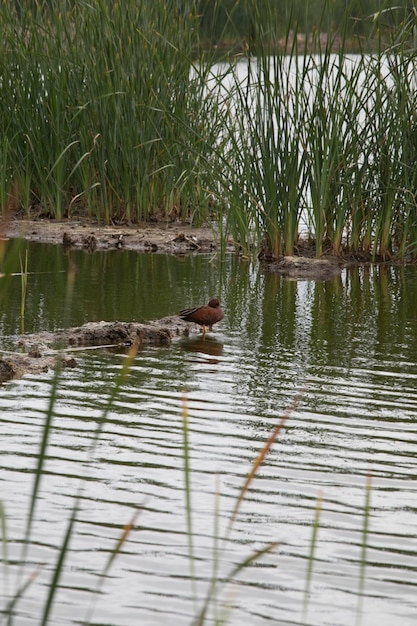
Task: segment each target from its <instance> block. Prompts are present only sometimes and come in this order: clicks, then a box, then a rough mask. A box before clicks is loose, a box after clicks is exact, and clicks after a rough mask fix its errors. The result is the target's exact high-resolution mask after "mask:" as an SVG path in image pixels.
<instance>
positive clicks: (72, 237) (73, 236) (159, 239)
mask: <svg viewBox="0 0 417 626" xmlns="http://www.w3.org/2000/svg"><path fill="white" fill-rule="evenodd" d="M5 235H6V236H7V237H10V238H17V237H22V238H24V239H26V240H27V241H33V242H37V243H51V244H62V245H63V246H64V247H65V248H67V249H71V248H74V249H82V250H86V251H88V252H95V251H96V250H114V249H117V250H136V251H137V252H153V253H155V252H159V253H163V254H190V253H192V252H198V253H203V252H204V253H210V252H215V251H216V250H217V249H218V247H219V237H218V234H217V232H216V230H215V228H214V227H213V228H211V227H209V226H202V227H200V228H195V227H191V226H189V225H187V224H180V223H176V222H167V223H160V222H159V223H158V224H145V225H123V226H100V225H98V224H97V223H95V222H94V221H92V220H87V219H83V220H81V219H80V220H51V219H46V218H45V219H37V220H19V219H16V220H10V221H9V222H8V224H7V227H6V229H5ZM234 250H235V247H234V245H233V242H232V241H229V242H228V251H230V252H231V251H234Z"/></svg>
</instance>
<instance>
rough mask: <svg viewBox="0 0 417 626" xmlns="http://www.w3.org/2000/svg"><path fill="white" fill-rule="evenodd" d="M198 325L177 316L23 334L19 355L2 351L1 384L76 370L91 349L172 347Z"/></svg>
mask: <svg viewBox="0 0 417 626" xmlns="http://www.w3.org/2000/svg"><path fill="white" fill-rule="evenodd" d="M198 329H199V327H198V326H197V325H196V324H190V323H187V322H183V321H182V320H181V319H180V318H179V317H177V316H176V315H173V316H170V317H164V318H163V319H160V320H156V321H153V322H150V323H148V324H139V323H136V322H104V321H102V322H88V323H87V324H84V325H83V326H79V327H76V328H67V329H62V330H58V331H56V332H47V331H43V332H39V333H34V334H25V335H19V336H18V337H17V339H16V352H10V351H2V350H1V349H0V383H1V382H5V381H7V380H11V379H13V378H21V377H22V376H23V375H24V374H41V373H44V372H47V371H48V370H49V369H51V368H54V367H55V366H56V365H57V363H58V360H59V363H60V365H61V367H76V365H77V357H76V354H77V352H82V351H83V350H84V351H86V350H88V349H91V348H93V347H94V348H101V349H106V348H107V349H110V348H111V349H118V350H124V351H126V352H127V351H128V350H129V349H130V348H131V347H132V346H135V347H136V348H137V349H140V347H141V346H150V345H152V346H168V345H170V343H171V341H172V340H173V339H174V338H179V337H188V336H189V334H190V332H197V331H198Z"/></svg>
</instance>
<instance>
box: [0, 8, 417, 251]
mask: <svg viewBox="0 0 417 626" xmlns="http://www.w3.org/2000/svg"><path fill="white" fill-rule="evenodd" d="M239 5H240V2H239V0H237V1H236V2H235V3H234V5H233V8H232V10H230V11H229V12H228V13H227V15H226V17H225V20H226V22H225V24H224V30H223V33H227V34H228V37H229V38H230V36H231V33H232V34H233V32H235V33H236V41H237V40H238V45H237V46H236V51H237V52H236V53H234V51H233V48H232V49H231V50H229V52H228V54H227V56H226V60H225V61H224V62H220V63H219V62H217V61H218V58H217V57H216V55H217V53H218V51H217V50H214V49H213V48H208V47H207V45H205V42H203V41H202V37H201V32H200V30H201V29H200V25H201V20H202V17H201V12H203V17H204V16H205V17H206V18H207V15H206V14H205V13H204V11H205V10H206V9H205V3H204V2H203V3H201V2H195V1H193V0H188V1H186V2H182V3H178V2H173V1H172V2H168V3H167V2H160V1H158V0H156V1H155V2H152V3H137V2H135V1H134V0H126V2H123V3H122V2H110V0H94V1H93V2H86V1H84V0H80V2H76V3H73V2H70V1H69V0H53V1H52V2H48V3H46V2H36V3H33V5H31V6H33V9H32V10H30V9H28V8H27V6H26V4H24V3H19V2H13V3H2V5H1V7H0V24H1V28H2V36H3V37H2V44H3V45H2V48H1V51H0V90H1V96H2V97H1V99H0V112H1V115H0V130H1V133H0V163H1V168H0V204H1V207H0V208H1V209H2V210H3V211H10V210H11V209H14V210H20V211H23V212H24V213H26V215H28V216H29V215H33V214H34V212H35V213H36V212H42V213H43V214H45V215H50V216H52V217H56V218H62V217H66V216H69V217H71V216H73V215H75V214H80V215H83V216H87V217H94V218H95V219H96V220H98V221H100V222H105V223H111V222H115V221H120V220H129V221H132V222H141V221H145V220H157V219H164V220H167V219H180V220H182V221H189V222H191V223H192V224H194V225H198V224H201V223H203V222H205V221H208V222H210V223H212V224H214V225H216V227H217V228H218V231H219V236H220V239H221V242H222V243H224V242H225V240H226V239H227V238H232V239H233V240H234V241H235V243H236V246H237V247H239V248H240V249H242V250H243V251H244V252H246V253H254V252H259V251H260V250H261V249H262V252H263V255H264V256H266V257H273V258H276V257H278V256H280V255H282V254H293V253H297V252H300V249H301V247H302V248H303V249H304V250H305V248H306V241H307V243H308V245H307V248H309V249H308V252H309V253H310V254H311V253H314V254H315V255H316V256H321V255H322V254H324V253H326V252H330V253H333V254H336V255H349V256H353V257H355V258H359V259H367V260H368V259H369V260H374V261H375V260H393V259H396V260H399V261H414V260H415V259H416V257H417V211H416V191H417V179H416V176H417V174H416V168H415V166H414V164H415V158H416V154H417V139H416V138H417V119H416V113H415V111H416V110H417V89H416V82H417V76H416V70H415V67H416V56H417V46H416V45H415V44H416V42H415V32H414V30H415V29H414V25H415V20H414V13H413V12H410V11H404V8H400V7H396V8H392V9H390V12H389V16H390V21H389V20H388V18H387V15H388V13H387V12H386V11H382V10H381V11H380V12H379V13H378V14H373V15H369V16H368V19H367V28H366V32H367V33H369V34H368V39H367V40H366V41H364V39H363V38H362V39H359V38H357V39H355V50H359V52H358V53H356V54H355V55H352V54H350V50H351V49H352V25H351V23H350V22H349V24H348V22H347V21H346V23H345V24H342V25H341V26H340V27H339V28H338V29H337V30H336V29H334V28H333V22H332V21H331V19H330V18H329V7H330V6H331V5H330V4H329V5H328V6H327V9H326V11H324V10H323V14H322V16H325V17H322V18H320V16H317V28H316V29H315V30H314V31H313V32H312V33H311V34H310V36H309V37H304V38H302V37H301V36H299V35H301V33H299V32H298V31H297V24H296V23H295V28H294V16H293V15H289V16H288V25H287V31H286V35H285V36H284V37H283V36H282V19H281V18H282V16H281V15H279V14H278V13H277V11H276V7H275V5H274V3H273V2H272V0H270V1H269V0H264V1H263V2H261V1H260V0H254V1H253V2H251V3H245V23H247V28H248V32H247V35H246V36H244V37H242V25H241V24H239V28H237V26H235V24H234V19H235V16H236V15H237V8H238V7H239ZM218 7H219V4H218V3H212V4H211V11H212V13H210V16H209V17H210V19H212V20H213V23H214V22H216V11H217V10H218ZM393 14H396V15H397V18H398V19H391V18H392V15H393ZM388 22H389V23H388ZM348 26H349V27H348ZM217 27H218V21H217V22H216V28H217ZM207 28H209V29H210V26H209V25H208V24H207V19H206V21H205V22H204V29H205V30H204V32H205V33H206V35H207ZM358 28H359V27H358ZM216 38H217V39H222V33H220V34H219V33H218V31H217V30H216ZM239 38H240V39H239ZM277 42H280V44H279V46H278V43H277ZM279 48H281V49H282V50H283V51H285V53H278V52H277V50H278V49H279ZM369 50H371V51H372V52H371V53H369ZM300 233H301V234H303V235H304V239H302V241H300ZM310 244H311V245H310Z"/></svg>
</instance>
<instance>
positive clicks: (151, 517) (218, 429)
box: [0, 244, 417, 626]
mask: <svg viewBox="0 0 417 626" xmlns="http://www.w3.org/2000/svg"><path fill="white" fill-rule="evenodd" d="M23 245H24V246H25V245H26V244H23ZM69 267H71V268H75V276H76V280H75V283H74V293H73V297H72V301H71V302H70V303H69V302H68V301H67V302H66V295H65V294H66V284H67V272H68V268H69ZM29 268H30V270H31V271H32V272H34V274H31V275H30V277H29V284H28V296H27V304H26V316H25V327H26V330H27V331H28V332H32V331H34V330H46V329H53V328H59V327H61V326H65V325H78V324H82V323H84V322H86V321H88V320H100V319H106V320H113V319H119V320H130V319H136V320H145V319H154V318H157V317H162V316H164V315H169V314H172V313H174V312H175V311H177V310H179V309H180V308H183V307H184V306H189V305H192V304H197V303H199V302H205V301H206V300H208V298H209V297H211V296H220V298H221V300H222V303H223V304H224V305H225V309H226V315H225V319H224V320H223V321H222V322H221V323H220V324H219V325H218V326H217V327H215V331H214V332H213V333H212V334H210V335H209V336H208V339H207V341H206V342H202V341H201V337H199V336H191V337H190V338H189V339H181V340H178V341H175V342H174V343H173V344H172V346H171V347H169V348H152V347H150V348H146V349H144V350H142V351H141V352H140V353H139V354H138V355H137V357H136V359H135V361H134V364H133V366H132V369H131V371H130V373H129V375H128V376H127V378H126V379H125V380H124V382H123V384H122V386H121V389H120V392H119V393H118V395H117V396H116V398H115V399H114V403H113V404H112V405H111V407H110V408H109V411H108V413H107V419H106V421H105V423H104V424H103V429H102V432H101V434H100V436H99V438H98V440H97V443H96V445H95V446H94V435H95V433H96V430H97V427H98V425H99V424H101V423H102V417H103V412H105V411H106V409H107V408H108V403H109V399H110V392H111V389H112V387H113V386H114V384H115V381H116V379H117V377H118V375H119V374H120V371H121V368H122V365H123V360H124V356H123V355H122V354H115V353H112V352H106V351H98V352H93V353H92V352H86V353H85V354H82V355H80V354H78V355H77V361H78V366H77V367H76V368H75V369H68V370H64V371H63V372H62V375H61V379H60V382H59V387H58V397H57V401H56V404H55V407H54V417H53V429H52V432H51V436H50V441H49V446H48V459H47V462H46V467H45V471H44V472H43V475H42V481H41V486H40V496H39V499H38V502H37V503H36V509H35V523H34V528H33V533H32V538H31V544H30V547H29V549H28V553H27V555H26V556H25V557H24V558H25V564H24V567H23V573H22V570H20V568H19V564H20V562H21V560H22V542H23V537H24V533H25V524H26V521H27V514H28V506H29V494H30V492H31V489H32V485H33V480H34V470H35V467H36V462H37V455H38V451H39V445H40V441H41V435H42V428H43V424H44V422H45V411H46V409H47V407H48V398H49V396H50V392H51V385H52V381H53V373H51V372H49V373H48V374H45V375H43V376H27V377H26V378H24V379H22V380H16V381H12V382H10V383H7V384H5V385H3V386H2V387H1V388H0V432H1V438H0V450H1V455H0V464H1V470H0V499H1V501H2V502H3V505H4V506H5V509H6V514H7V536H8V543H7V550H8V559H9V565H8V567H7V568H4V567H3V568H2V569H0V588H1V590H2V591H1V594H0V597H2V598H3V600H1V601H0V602H1V603H0V606H1V607H2V608H4V605H5V602H6V598H7V597H8V596H10V595H11V594H12V592H13V591H16V589H17V587H18V582H17V581H18V580H20V581H21V582H24V581H26V580H27V578H28V577H29V576H30V575H31V574H33V572H36V573H37V574H36V578H35V580H34V581H33V582H32V584H31V585H30V586H29V588H28V589H27V590H26V591H25V593H24V595H23V598H22V599H21V600H20V602H19V603H18V605H17V609H16V611H17V618H16V620H15V623H16V624H18V625H19V626H21V625H23V626H26V625H27V626H29V625H30V626H32V625H35V624H39V623H41V616H42V607H43V605H44V603H45V597H46V594H47V591H48V586H49V583H50V580H51V576H52V573H53V571H54V567H55V563H56V561H57V559H58V554H59V549H60V546H61V544H62V542H63V538H64V534H65V531H66V528H67V524H68V519H69V517H70V515H71V508H72V506H73V502H74V496H75V495H76V494H77V492H78V490H79V489H80V488H81V489H82V491H81V501H80V510H79V512H78V514H77V522H76V525H75V528H74V535H73V538H72V540H71V543H70V551H69V554H68V557H67V560H66V562H65V566H64V572H63V576H62V579H61V580H60V585H61V588H60V590H59V592H58V597H57V599H56V601H55V604H54V607H53V611H52V617H51V619H50V623H51V624H54V625H60V624H65V625H67V624H81V623H83V621H84V620H85V619H86V618H88V619H91V623H93V624H106V625H107V624H108V625H110V624H113V625H117V626H119V625H120V626H131V625H132V624H139V623H143V624H147V625H160V624H167V623H169V624H178V625H182V624H191V623H192V622H193V618H194V617H195V616H196V615H197V614H198V611H199V609H200V610H201V608H202V606H203V602H204V598H205V594H206V593H207V589H208V587H209V583H210V578H211V576H212V575H213V570H214V568H215V567H216V566H217V567H218V575H219V577H220V578H227V576H228V575H229V574H230V572H231V571H232V570H233V568H234V567H235V565H236V564H237V563H239V562H241V561H243V560H244V559H245V558H247V557H248V556H249V555H250V554H252V552H253V551H254V550H258V549H262V548H263V547H265V546H266V545H267V544H268V543H270V542H274V541H276V542H279V545H278V547H277V548H276V549H275V550H273V551H272V552H271V553H269V554H266V555H265V556H263V557H262V558H261V559H260V560H259V561H257V562H254V563H253V564H251V565H249V566H248V567H246V568H244V569H242V570H241V571H240V572H239V573H238V575H237V576H235V577H234V578H233V581H232V582H230V583H229V584H227V585H225V584H220V586H219V590H218V595H217V612H218V615H220V616H221V615H223V614H224V613H223V612H224V611H225V610H226V612H227V615H228V618H229V623H230V624H233V625H240V624H251V625H255V626H257V625H263V624H269V623H271V624H272V623H273V624H279V625H280V626H281V625H286V624H301V623H303V602H304V595H305V589H306V585H307V582H306V581H307V570H308V556H309V553H310V550H311V538H312V532H313V520H314V516H315V512H316V509H317V503H318V499H319V498H322V504H321V513H320V518H319V529H318V534H317V542H316V546H315V559H314V565H313V572H312V578H311V587H310V595H309V602H308V607H307V614H306V616H305V621H304V623H306V624H309V625H312V626H322V625H323V626H324V625H327V624H328V625H331V626H336V625H340V626H344V625H351V624H357V623H359V622H358V616H359V615H361V622H360V623H361V624H362V625H365V626H368V625H369V626H374V624H376V623H378V625H379V626H385V625H387V626H388V625H390V626H391V625H392V624H394V623H395V624H401V625H402V626H404V625H406V626H407V625H408V624H410V625H411V624H415V616H416V614H417V594H416V586H417V530H416V528H417V525H416V510H417V487H416V484H417V483H416V474H417V431H416V427H415V422H416V418H417V398H416V394H415V388H416V379H417V319H416V315H417V313H416V308H415V302H416V297H417V293H416V291H417V270H416V268H413V267H410V268H373V269H369V268H354V269H350V270H346V271H344V273H343V274H342V277H341V278H340V279H337V280H335V281H332V282H326V283H322V282H306V281H303V282H295V281H287V280H284V279H282V278H280V277H278V276H275V275H270V274H265V273H263V272H262V271H261V270H260V268H259V267H258V266H257V265H251V264H249V263H248V262H246V261H241V260H239V259H237V258H232V257H231V258H228V259H227V260H226V261H225V262H224V263H220V262H219V261H218V260H213V259H211V258H210V257H208V256H190V257H186V258H175V257H168V256H162V255H161V256H160V255H139V254H135V253H127V252H119V251H116V252H114V253H113V252H107V253H95V254H93V255H89V254H87V253H84V252H76V251H71V252H70V253H69V256H65V255H64V254H63V252H62V249H61V248H60V247H49V246H36V245H30V246H29ZM16 271H17V270H16ZM41 272H50V273H41ZM0 286H1V287H2V296H3V297H2V299H1V302H0V328H1V334H2V336H3V342H4V343H6V344H7V345H9V346H11V345H13V340H14V336H15V335H16V334H17V333H18V332H19V324H20V322H19V310H20V278H19V277H14V278H12V279H10V281H9V283H8V284H7V285H6V283H2V284H1V285H0ZM298 393H301V399H300V402H299V404H298V405H297V406H296V407H295V408H294V409H293V410H291V411H290V412H289V417H288V421H287V423H286V426H285V428H284V429H283V431H282V432H281V433H280V434H279V436H278V438H277V441H276V442H275V444H274V445H273V446H272V448H271V450H270V452H269V454H268V455H267V457H266V459H265V461H264V463H263V464H262V466H261V467H260V469H259V471H258V474H257V477H256V479H255V480H254V482H253V483H252V484H251V486H250V489H249V491H248V492H247V494H246V497H245V498H244V501H243V503H242V505H241V506H240V508H239V511H238V514H237V517H236V520H235V523H234V525H233V528H232V531H231V533H230V538H229V540H228V541H226V542H225V543H223V544H220V545H219V546H218V548H217V553H216V546H215V542H214V540H213V536H214V535H215V533H216V532H218V533H219V534H220V535H221V536H223V535H224V533H225V532H226V527H227V524H228V521H229V519H230V515H231V512H232V510H233V507H234V505H235V503H236V498H237V497H238V494H239V491H240V489H241V487H242V485H243V484H244V481H245V478H246V476H247V474H248V472H249V470H250V468H251V464H252V463H253V462H254V460H255V458H256V457H257V454H258V452H259V450H260V449H261V448H262V446H263V445H264V442H265V441H266V440H267V438H268V437H269V436H270V434H271V432H272V431H273V429H274V427H275V426H276V425H277V424H278V423H279V420H280V419H281V417H282V416H283V415H284V413H285V412H286V410H287V408H288V407H289V406H290V405H291V403H292V402H293V401H294V398H295V396H296V395H297V394H298ZM184 398H185V399H186V405H187V412H188V417H189V444H190V464H191V470H192V472H191V485H192V507H193V520H192V521H193V530H194V534H193V537H194V553H195V557H196V562H195V578H196V594H197V599H196V600H193V586H192V583H191V581H190V559H189V557H188V555H189V545H188V540H187V535H186V532H185V531H186V515H185V505H184V502H185V494H184V472H183V450H184V445H183V428H182V410H183V402H184ZM367 484H370V509H369V531H368V533H369V534H368V539H367V542H366V568H365V571H364V581H363V596H362V597H361V596H360V593H359V590H360V588H361V571H362V570H361V560H362V559H363V544H364V539H363V538H364V534H363V533H364V530H363V529H364V523H365V520H366V516H365V515H364V509H365V501H366V497H367ZM218 494H220V495H218ZM217 507H218V514H217V515H216V509H217ZM135 513H137V517H136V518H134V515H135ZM131 521H133V529H132V530H131V532H130V533H129V535H128V538H127V540H126V542H125V543H124V544H123V546H122V549H121V553H120V554H119V555H118V556H117V558H116V559H115V560H114V562H113V563H112V564H111V567H110V569H109V570H108V571H107V570H106V564H107V563H108V560H109V558H110V557H111V554H112V550H113V549H114V548H115V546H116V544H117V542H118V540H119V538H120V537H121V534H122V532H123V527H124V525H126V524H129V523H130V522H131ZM216 525H217V526H218V528H217V531H216ZM216 554H217V556H215V555H216ZM103 572H104V576H102V574H103ZM362 573H363V572H362ZM19 576H22V577H21V578H20V579H19ZM97 590H98V591H100V594H99V595H98V596H94V593H93V592H94V591H97ZM225 607H226V609H225ZM210 617H213V613H212V612H211V613H210Z"/></svg>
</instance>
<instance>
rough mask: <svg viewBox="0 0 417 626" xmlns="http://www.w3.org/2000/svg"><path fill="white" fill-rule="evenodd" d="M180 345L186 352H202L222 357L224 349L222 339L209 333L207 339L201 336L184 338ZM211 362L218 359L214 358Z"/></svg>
mask: <svg viewBox="0 0 417 626" xmlns="http://www.w3.org/2000/svg"><path fill="white" fill-rule="evenodd" d="M179 345H180V348H181V349H182V350H184V351H185V352H201V353H203V354H207V355H209V356H212V357H221V356H222V355H223V349H224V345H223V344H222V343H221V342H220V341H218V340H217V339H214V338H212V337H207V335H206V338H205V339H203V338H202V337H201V336H199V337H189V338H187V339H182V340H181V342H180V344H179ZM211 362H213V363H217V360H216V359H213V360H212V361H211Z"/></svg>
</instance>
